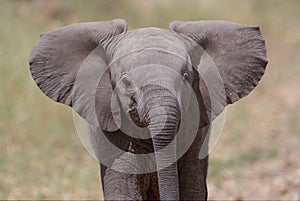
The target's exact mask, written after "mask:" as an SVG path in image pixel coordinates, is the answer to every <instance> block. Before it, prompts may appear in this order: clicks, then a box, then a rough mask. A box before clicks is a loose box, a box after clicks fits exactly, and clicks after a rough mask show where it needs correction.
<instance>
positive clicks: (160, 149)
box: [139, 86, 180, 200]
mask: <svg viewBox="0 0 300 201" xmlns="http://www.w3.org/2000/svg"><path fill="white" fill-rule="evenodd" d="M144 92H145V93H144V94H143V100H142V103H143V104H144V105H140V107H143V109H142V110H141V108H140V110H139V111H140V114H141V115H143V116H142V118H143V119H146V120H147V121H148V128H149V130H150V134H151V138H152V141H153V147H154V151H155V158H156V166H157V177H158V186H159V194H160V199H161V200H179V182H178V170H177V163H176V161H177V156H176V140H175V139H176V138H175V136H176V131H177V125H178V121H179V119H180V108H179V104H178V101H177V98H176V97H175V96H174V95H173V94H172V93H171V92H170V91H169V90H167V89H165V88H163V87H161V86H150V87H148V88H146V89H144Z"/></svg>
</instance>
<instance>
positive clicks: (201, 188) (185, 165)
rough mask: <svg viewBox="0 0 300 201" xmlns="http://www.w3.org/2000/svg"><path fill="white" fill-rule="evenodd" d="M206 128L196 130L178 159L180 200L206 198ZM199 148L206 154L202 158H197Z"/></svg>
mask: <svg viewBox="0 0 300 201" xmlns="http://www.w3.org/2000/svg"><path fill="white" fill-rule="evenodd" d="M208 129H209V127H203V128H202V129H199V130H198V133H197V136H196V138H195V140H194V142H193V143H192V145H191V147H190V148H189V150H188V151H187V152H186V153H185V154H184V155H183V157H182V158H180V159H179V161H178V168H179V170H178V172H179V188H180V199H181V200H207V186H206V176H207V168H208V141H207V139H208V138H206V136H207V135H208V134H209V132H208ZM207 137H208V136H207ZM200 150H201V152H203V154H204V155H206V157H205V158H203V159H199V152H200ZM204 152H206V153H204Z"/></svg>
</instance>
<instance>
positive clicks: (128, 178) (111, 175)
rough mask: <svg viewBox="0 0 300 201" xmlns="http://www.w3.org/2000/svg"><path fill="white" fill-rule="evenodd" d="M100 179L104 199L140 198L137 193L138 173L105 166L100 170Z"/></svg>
mask: <svg viewBox="0 0 300 201" xmlns="http://www.w3.org/2000/svg"><path fill="white" fill-rule="evenodd" d="M102 166H103V165H102ZM101 179H102V186H103V194H104V199H105V200H142V197H141V195H140V193H139V186H138V179H139V178H138V175H134V174H125V173H120V172H117V171H115V170H113V169H110V168H105V170H103V171H101Z"/></svg>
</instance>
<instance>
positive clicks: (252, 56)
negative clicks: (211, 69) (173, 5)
mask: <svg viewBox="0 0 300 201" xmlns="http://www.w3.org/2000/svg"><path fill="white" fill-rule="evenodd" d="M170 29H171V30H172V31H174V32H177V33H179V34H183V35H184V36H185V37H188V38H190V39H192V40H193V41H195V42H196V43H197V44H198V45H200V46H201V47H202V48H203V49H204V50H205V52H206V53H207V54H208V55H209V56H210V58H211V59H212V61H213V62H214V64H215V65H216V67H217V68H218V71H219V73H220V75H221V78H222V80H223V83H224V87H225V92H226V102H227V104H231V103H234V102H236V101H237V100H239V99H240V98H242V97H244V96H246V95H248V94H249V93H250V91H252V90H253V89H254V87H255V86H256V85H257V84H258V82H259V80H260V79H261V77H262V76H263V74H264V71H265V67H266V65H267V63H268V62H267V58H266V49H265V41H264V39H263V37H262V35H261V33H260V30H259V27H257V26H246V25H240V24H235V23H231V22H226V21H189V22H179V21H174V22H171V23H170ZM200 57H201V56H200ZM200 60H201V59H200Z"/></svg>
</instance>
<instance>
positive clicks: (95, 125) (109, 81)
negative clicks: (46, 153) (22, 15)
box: [29, 19, 267, 200]
mask: <svg viewBox="0 0 300 201" xmlns="http://www.w3.org/2000/svg"><path fill="white" fill-rule="evenodd" d="M126 31H127V24H126V22H125V21H124V20H122V19H115V20H111V21H103V22H90V23H80V24H73V25H69V26H66V27H63V28H60V29H57V30H54V31H51V32H48V33H44V34H42V35H41V39H40V40H39V41H38V42H37V44H36V45H35V46H34V48H33V50H32V52H31V55H30V58H29V65H30V70H31V73H32V77H33V79H34V81H35V82H36V84H37V85H38V87H39V88H40V89H41V90H42V92H43V93H45V94H46V95H47V96H48V97H50V98H51V99H53V100H54V101H56V102H60V103H63V104H65V105H68V106H70V107H72V108H73V109H74V110H75V111H76V112H77V113H78V114H79V115H81V116H82V117H83V118H84V119H85V120H86V121H87V122H88V123H89V125H90V126H89V136H90V141H91V144H92V147H93V150H94V152H95V155H96V156H97V158H98V160H99V162H100V165H101V180H102V185H103V189H104V198H105V199H106V200H122V199H125V200H131V199H134V200H159V199H162V200H179V199H181V200H195V199H197V200H205V199H207V188H206V176H207V166H208V153H206V155H207V156H206V157H204V158H202V159H199V152H200V149H201V147H202V151H203V150H204V152H205V151H206V152H208V148H207V142H204V139H205V137H206V135H208V134H209V126H210V124H211V122H212V120H213V119H214V118H215V117H216V116H218V115H219V114H220V113H221V112H222V110H223V109H224V107H225V106H226V105H227V104H232V103H234V102H236V101H237V100H239V99H241V98H242V97H244V96H246V95H248V94H249V93H250V91H252V90H253V89H254V87H255V86H256V85H257V84H258V82H259V80H260V79H261V77H262V76H263V74H264V71H265V67H266V65H267V59H266V50H265V42H264V39H263V37H262V35H261V33H260V30H259V28H258V27H257V26H246V25H240V24H235V23H231V22H225V21H189V22H179V21H174V22H172V23H170V30H162V29H158V28H143V29H137V30H133V31H130V32H126ZM199 47H201V48H199ZM199 50H200V51H199ZM203 51H205V52H206V53H207V54H208V55H209V56H210V58H211V60H212V61H213V63H214V64H215V66H216V68H217V70H218V73H219V74H220V76H221V80H222V82H223V84H224V89H225V94H224V96H222V95H220V96H215V97H214V103H216V104H217V106H218V107H217V109H214V108H213V106H212V104H211V103H212V100H211V98H210V96H209V94H208V88H207V86H206V85H205V83H204V82H203V79H202V78H201V76H199V72H198V70H197V69H198V68H197V66H198V64H199V62H201V60H202V58H203V55H204V54H203ZM87 57H88V59H86V58H87ZM87 60H88V62H87ZM151 65H152V66H155V67H157V68H156V69H159V67H161V68H162V69H161V71H160V70H158V71H153V70H152V69H151V68H150V67H149V66H151ZM141 66H142V67H143V68H142V71H139V70H138V69H141V68H140V67H141ZM147 67H149V69H151V70H148V68H147ZM166 69H167V70H166ZM168 69H169V71H170V73H162V72H168ZM171 72H175V74H177V75H179V76H173V75H172V73H171ZM149 80H151V82H149V84H144V85H142V83H147V81H149ZM95 81H97V82H96V87H95V86H94V85H93V82H95ZM164 81H165V83H168V84H167V85H163V86H162V85H160V84H155V83H162V82H164ZM138 83H139V84H138ZM180 83H185V84H188V85H189V86H190V87H191V89H192V92H193V93H194V95H195V98H196V100H197V103H198V104H197V106H193V107H198V108H197V109H198V110H199V111H200V115H199V122H196V123H197V127H198V130H197V132H196V135H195V138H193V141H192V143H191V145H190V146H189V148H188V149H187V151H186V152H185V153H184V154H183V155H182V156H180V157H179V159H177V157H178V156H177V154H178V151H176V150H177V147H179V146H181V144H180V143H182V142H181V141H180V140H178V142H176V143H175V144H172V143H171V141H172V140H173V139H174V137H175V136H176V134H177V132H178V128H179V127H180V126H182V125H181V123H182V122H183V120H184V119H181V118H183V116H184V115H183V114H182V111H183V110H182V107H183V105H189V101H187V100H189V98H186V96H187V95H186V94H184V93H185V92H186V90H185V89H183V88H182V87H180V86H181V85H180ZM165 86H171V88H173V89H174V91H175V92H176V93H172V92H171V91H172V90H169V89H168V87H165ZM183 97H185V98H186V99H184V101H183ZM188 97H189V96H188ZM162 111H163V112H162ZM128 125H130V126H128ZM162 125H163V126H162ZM184 126H189V123H187V124H184ZM128 127H129V130H130V132H132V133H133V135H134V136H135V137H133V136H132V135H127V132H125V131H124V130H126V129H127V130H128ZM102 132H103V133H104V135H105V137H106V138H107V139H108V140H109V141H110V143H112V144H114V145H115V146H116V147H118V148H119V149H121V150H123V151H125V152H130V153H134V154H143V153H153V152H154V153H155V154H154V157H152V158H149V159H145V160H144V161H140V160H136V161H134V163H133V162H132V161H128V160H127V159H128V158H126V157H124V155H121V154H120V155H118V154H115V155H112V154H110V153H111V149H110V147H109V146H107V143H104V142H103V138H102V137H100V136H101V135H100V133H102ZM184 135H185V136H187V138H188V136H190V135H191V134H190V133H189V132H186V133H184ZM136 136H143V138H144V139H142V138H136ZM169 144H171V145H172V146H169V147H170V149H167V150H166V151H164V152H159V150H161V149H162V148H164V147H166V146H167V145H169ZM203 146H204V149H203ZM120 161H121V162H120ZM173 161H175V162H173ZM151 163H153V164H155V165H156V166H157V167H158V171H154V172H151V171H150V172H147V171H146V172H147V173H144V174H131V173H126V171H122V170H126V169H135V168H136V169H139V170H141V169H142V170H143V168H144V170H146V169H147V168H149V166H150V164H151ZM166 163H167V164H168V163H169V165H167V167H164V168H159V167H162V166H164V164H166ZM117 170H120V171H117Z"/></svg>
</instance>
